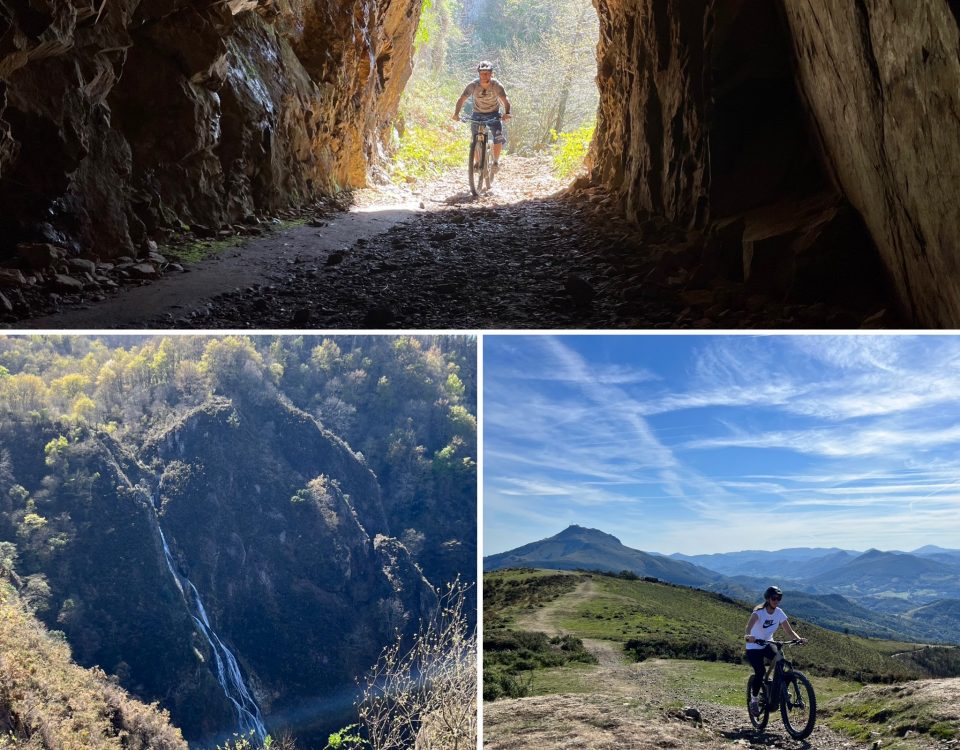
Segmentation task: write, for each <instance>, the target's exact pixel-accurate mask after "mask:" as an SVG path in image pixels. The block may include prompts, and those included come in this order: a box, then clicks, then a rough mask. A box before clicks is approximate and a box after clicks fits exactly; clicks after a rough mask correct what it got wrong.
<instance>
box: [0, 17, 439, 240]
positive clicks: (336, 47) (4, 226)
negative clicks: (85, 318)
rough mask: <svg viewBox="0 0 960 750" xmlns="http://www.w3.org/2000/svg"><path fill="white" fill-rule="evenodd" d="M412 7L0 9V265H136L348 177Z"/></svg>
mask: <svg viewBox="0 0 960 750" xmlns="http://www.w3.org/2000/svg"><path fill="white" fill-rule="evenodd" d="M419 9H420V3H419V2H418V0H399V1H395V2H391V3H380V2H376V1H375V0H363V2H359V3H353V2H351V3H347V2H342V1H341V0H326V1H322V2H308V1H307V0H230V2H226V3H224V2H219V1H216V0H119V1H118V2H109V3H103V2H94V1H93V0H74V2H71V3H62V2H49V3H48V2H40V3H37V2H28V1H27V0H0V40H2V41H0V206H2V210H0V243H2V244H0V259H3V258H4V257H11V256H12V255H13V254H14V251H15V248H16V246H17V244H18V243H29V242H47V243H53V244H55V245H58V246H62V247H66V248H68V249H69V250H70V251H71V252H72V253H73V254H85V255H87V256H98V257H100V258H101V259H108V258H114V257H118V256H128V255H136V254H137V252H139V251H141V250H142V248H143V246H144V240H145V238H146V237H147V236H149V235H151V234H155V233H156V231H157V230H158V229H160V228H162V227H170V226H178V225H180V224H187V225H190V226H197V225H203V226H208V227H214V228H217V227H220V226H221V225H223V224H225V223H228V222H239V221H241V220H243V219H244V218H247V219H251V217H253V216H254V215H255V214H257V213H259V212H263V211H274V210H276V209H278V208H281V207H284V206H288V205H298V204H303V203H306V202H309V201H310V200H312V199H314V198H316V197H317V196H320V195H325V194H329V193H331V192H333V191H335V190H337V189H340V188H343V187H348V186H357V185H362V184H363V182H364V179H365V173H366V165H367V163H368V161H369V160H370V159H371V157H372V156H374V155H375V154H376V153H377V151H378V149H379V148H380V143H379V140H380V139H381V138H382V137H384V135H385V133H386V129H387V127H388V123H389V122H390V121H391V119H392V116H393V114H394V112H395V110H396V106H397V103H398V101H399V94H400V91H401V90H402V87H403V85H404V83H405V82H406V78H407V76H408V75H409V72H410V65H411V62H410V59H411V55H412V43H413V36H414V34H415V30H416V26H417V22H418V19H419Z"/></svg>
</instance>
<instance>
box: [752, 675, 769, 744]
mask: <svg viewBox="0 0 960 750" xmlns="http://www.w3.org/2000/svg"><path fill="white" fill-rule="evenodd" d="M755 677H756V675H750V679H748V680H747V715H748V716H749V717H750V723H751V724H753V728H754V729H756V730H757V731H758V732H762V731H763V729H764V727H766V726H767V722H768V721H770V702H769V700H768V695H767V686H766V685H763V684H761V685H760V692H759V693H758V694H757V705H758V706H759V709H760V710H759V712H758V713H756V714H754V713H751V711H750V698H751V696H752V695H753V681H754V679H755Z"/></svg>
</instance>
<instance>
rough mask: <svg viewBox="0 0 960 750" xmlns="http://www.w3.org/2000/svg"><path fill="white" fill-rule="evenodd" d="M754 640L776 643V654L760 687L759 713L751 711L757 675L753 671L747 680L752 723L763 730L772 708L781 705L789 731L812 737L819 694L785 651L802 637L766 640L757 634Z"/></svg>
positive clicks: (794, 736) (762, 644)
mask: <svg viewBox="0 0 960 750" xmlns="http://www.w3.org/2000/svg"><path fill="white" fill-rule="evenodd" d="M755 642H756V643H759V644H760V645H761V646H766V645H770V646H773V648H774V650H775V651H776V656H774V658H773V661H771V662H770V666H769V667H768V668H767V673H766V675H765V676H764V680H763V685H761V687H760V693H759V694H758V696H757V703H758V704H759V708H760V710H759V711H758V712H757V714H756V715H754V714H752V713H751V712H750V696H751V695H752V690H751V689H752V687H753V681H754V679H755V677H756V675H750V679H748V680H747V713H748V714H750V723H751V724H753V726H754V728H755V729H756V730H757V731H763V729H764V728H765V727H766V726H767V722H768V721H769V720H770V711H771V710H776V707H777V706H780V716H781V717H782V718H783V726H784V729H786V730H787V734H789V735H790V736H791V737H793V738H794V739H795V740H802V739H804V738H805V737H809V736H810V733H811V732H812V731H813V725H814V724H815V723H816V721H817V697H816V696H815V695H814V693H813V686H812V685H811V684H810V680H808V679H807V678H806V676H805V675H804V674H803V673H802V672H798V671H797V670H795V669H794V668H793V665H792V664H791V663H790V662H789V661H787V659H786V657H784V655H783V647H784V646H792V645H794V644H797V643H800V642H801V641H799V640H793V641H764V640H761V639H759V638H758V639H757V640H756V641H755Z"/></svg>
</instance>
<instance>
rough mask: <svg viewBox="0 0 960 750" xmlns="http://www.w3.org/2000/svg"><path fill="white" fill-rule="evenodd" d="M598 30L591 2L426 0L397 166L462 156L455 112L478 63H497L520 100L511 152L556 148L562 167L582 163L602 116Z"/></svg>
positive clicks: (413, 171) (412, 171) (420, 166)
mask: <svg viewBox="0 0 960 750" xmlns="http://www.w3.org/2000/svg"><path fill="white" fill-rule="evenodd" d="M598 35H599V22H598V19H597V13H596V10H595V9H594V7H593V4H592V3H590V2H589V0H533V1H532V2H531V1H529V0H428V2H426V3H425V4H424V11H423V15H422V17H421V23H420V30H419V34H418V48H417V54H416V57H415V60H414V65H415V66H414V73H413V78H412V79H411V81H410V83H409V84H408V85H407V89H406V91H405V93H404V97H403V100H402V103H401V128H400V129H401V130H402V131H403V132H402V133H401V138H400V144H399V145H400V146H401V148H400V151H399V153H398V155H397V161H396V163H395V168H396V169H397V170H398V171H399V172H400V173H402V174H406V175H408V176H409V175H415V176H422V175H423V173H424V171H425V170H427V169H429V168H430V166H431V165H432V166H435V167H439V166H443V165H444V164H447V163H449V164H459V163H460V162H461V161H462V160H463V159H462V156H463V154H464V153H465V151H466V147H465V145H464V143H463V142H464V141H465V139H466V138H467V135H468V133H469V130H468V128H467V126H465V125H459V124H456V123H452V122H450V119H449V118H450V115H451V114H452V113H453V106H454V103H455V102H456V100H457V97H458V96H459V95H460V92H461V91H462V90H463V88H464V86H465V85H466V84H467V83H469V82H470V81H472V80H473V79H474V78H476V66H477V63H478V62H479V61H480V60H490V61H491V62H493V63H494V65H495V66H496V72H495V76H496V78H497V80H499V81H500V82H501V83H502V84H503V85H504V88H505V89H506V91H507V95H508V96H509V97H510V100H511V103H512V105H513V112H512V114H513V115H514V118H513V120H512V121H511V122H510V123H509V124H508V125H507V141H508V145H507V149H508V153H509V152H515V153H521V154H531V153H535V152H541V151H544V150H550V151H551V152H552V153H553V154H554V157H555V165H556V169H557V171H558V172H559V173H561V174H562V175H565V174H567V173H569V172H571V171H572V170H574V169H576V168H577V166H579V162H580V161H582V159H583V157H584V156H585V155H586V147H587V144H589V142H590V139H591V138H592V135H593V128H594V124H595V121H596V112H597V101H598V93H597V86H596V82H595V77H596V73H597V62H596V47H597V38H598Z"/></svg>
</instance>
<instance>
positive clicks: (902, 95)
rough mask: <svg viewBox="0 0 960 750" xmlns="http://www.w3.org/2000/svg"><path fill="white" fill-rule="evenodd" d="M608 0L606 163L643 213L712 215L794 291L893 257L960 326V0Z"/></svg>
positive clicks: (912, 307)
mask: <svg viewBox="0 0 960 750" xmlns="http://www.w3.org/2000/svg"><path fill="white" fill-rule="evenodd" d="M596 4H597V9H598V13H599V16H600V25H601V34H600V42H599V46H598V54H597V57H598V77H597V80H598V85H599V88H600V107H599V111H598V125H597V135H596V139H595V144H594V153H593V159H594V167H593V172H592V177H593V179H594V181H595V182H598V183H600V184H602V185H603V186H604V187H606V188H607V189H609V190H611V191H612V192H613V193H614V194H615V195H616V196H617V197H618V199H619V200H620V202H621V204H622V206H623V209H624V211H625V213H626V214H627V215H628V216H630V217H631V218H641V217H642V216H643V215H644V214H646V213H655V214H662V215H666V216H667V217H668V218H670V219H672V220H674V221H676V222H678V223H681V224H683V225H686V226H690V227H692V228H700V229H705V230H706V231H707V233H708V234H711V235H715V236H716V237H719V239H717V240H716V241H715V242H713V243H712V245H710V244H708V246H710V247H713V248H714V251H715V252H716V253H717V254H718V255H719V256H720V257H719V260H718V261H717V262H718V263H719V265H721V266H723V265H724V262H726V265H727V266H728V270H729V272H730V273H731V274H734V275H736V274H742V275H743V277H744V278H747V279H749V278H750V277H751V276H753V277H754V278H755V279H757V280H762V283H763V284H764V285H767V286H770V285H773V286H774V287H777V286H779V287H780V288H781V289H782V290H783V291H790V290H793V291H794V292H796V291H797V290H796V287H797V281H798V279H803V278H807V281H808V285H809V284H813V285H816V286H819V287H821V288H822V285H823V283H825V281H826V282H829V279H830V278H831V276H832V277H834V278H836V277H837V275H838V274H840V275H858V274H864V275H867V276H875V275H877V274H878V273H879V274H880V275H882V276H885V277H886V282H888V283H890V284H891V286H892V287H893V288H894V289H895V290H896V294H897V297H898V299H899V301H900V303H901V305H902V307H903V308H904V311H905V312H906V314H907V315H908V316H909V317H910V318H911V319H913V320H915V321H916V322H918V323H920V324H922V325H927V326H949V327H955V326H958V325H960V233H958V231H957V227H958V226H960V202H958V201H957V200H956V196H957V194H958V193H960V148H958V144H960V43H958V17H960V5H958V3H957V2H956V0H849V2H839V3H838V2H833V0H777V1H776V2H770V1H769V0H597V2H596ZM731 245H734V247H732V248H731ZM877 258H879V259H880V263H877ZM814 271H815V273H814ZM802 294H803V290H802V289H801V290H800V294H799V295H798V296H800V297H802Z"/></svg>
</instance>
